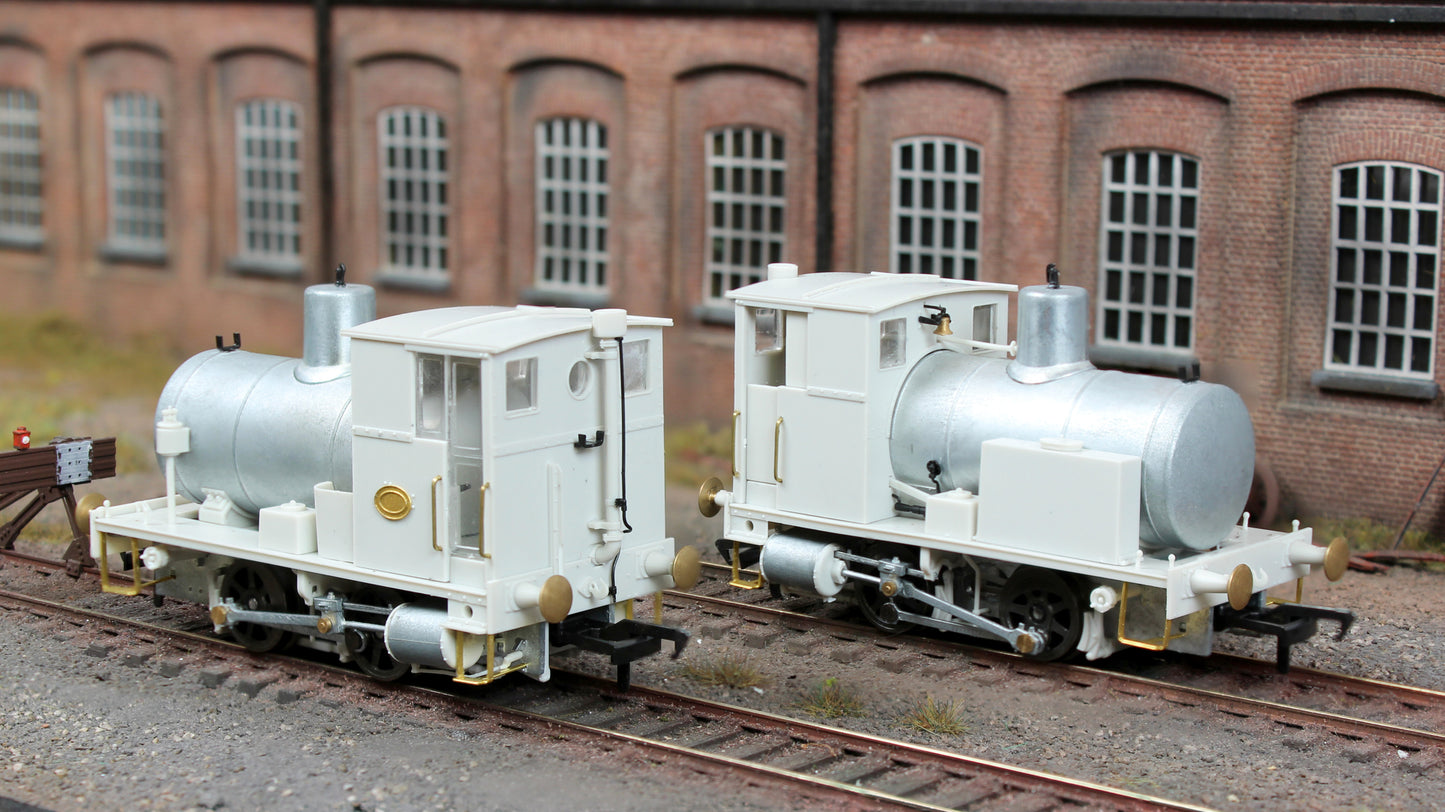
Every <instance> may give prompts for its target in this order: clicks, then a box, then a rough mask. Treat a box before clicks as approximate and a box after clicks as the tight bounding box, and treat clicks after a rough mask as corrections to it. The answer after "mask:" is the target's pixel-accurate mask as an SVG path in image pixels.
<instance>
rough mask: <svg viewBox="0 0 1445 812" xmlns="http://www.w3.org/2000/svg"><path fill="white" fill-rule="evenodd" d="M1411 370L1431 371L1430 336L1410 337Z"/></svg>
mask: <svg viewBox="0 0 1445 812" xmlns="http://www.w3.org/2000/svg"><path fill="white" fill-rule="evenodd" d="M1410 371H1411V372H1429V371H1430V340H1429V339H1428V338H1412V339H1410Z"/></svg>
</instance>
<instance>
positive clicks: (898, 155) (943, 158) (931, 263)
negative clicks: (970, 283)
mask: <svg viewBox="0 0 1445 812" xmlns="http://www.w3.org/2000/svg"><path fill="white" fill-rule="evenodd" d="M982 186H983V170H982V158H981V154H980V152H979V148H978V147H977V146H975V145H973V144H970V143H968V142H966V141H961V140H959V139H957V138H940V137H933V136H923V137H917V138H900V139H898V140H896V141H894V142H893V195H892V201H893V203H892V212H891V217H890V219H889V223H890V226H889V233H890V240H889V245H890V250H889V253H888V269H889V270H890V271H893V272H894V273H932V274H938V275H939V276H943V277H947V278H949V279H977V278H978V261H979V220H980V216H979V200H980V198H981V196H982Z"/></svg>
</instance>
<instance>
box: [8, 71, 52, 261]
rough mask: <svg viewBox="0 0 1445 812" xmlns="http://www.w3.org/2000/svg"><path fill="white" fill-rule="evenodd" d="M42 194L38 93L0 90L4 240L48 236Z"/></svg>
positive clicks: (31, 239)
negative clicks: (44, 223) (45, 233)
mask: <svg viewBox="0 0 1445 812" xmlns="http://www.w3.org/2000/svg"><path fill="white" fill-rule="evenodd" d="M43 211H44V205H43V199H42V198H41V195H40V104H39V103H38V102H37V101H36V99H35V94H34V93H31V92H30V91H28V90H24V89H22V88H18V87H0V240H8V241H15V242H35V241H38V240H40V239H42V238H43V237H44V232H43V230H42V228H41V226H42V219H43V218H42V213H43Z"/></svg>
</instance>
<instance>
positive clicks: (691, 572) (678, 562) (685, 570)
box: [672, 544, 702, 589]
mask: <svg viewBox="0 0 1445 812" xmlns="http://www.w3.org/2000/svg"><path fill="white" fill-rule="evenodd" d="M700 577H702V554H701V553H699V552H698V551H697V548H696V547H694V546H692V545H691V544H689V545H688V546H686V547H683V548H682V549H681V550H678V551H677V555H676V556H675V557H674V558H673V559H672V588H673V589H692V588H693V587H694V586H697V579H698V578H700Z"/></svg>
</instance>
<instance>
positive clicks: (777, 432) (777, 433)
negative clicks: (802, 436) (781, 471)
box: [773, 417, 783, 485]
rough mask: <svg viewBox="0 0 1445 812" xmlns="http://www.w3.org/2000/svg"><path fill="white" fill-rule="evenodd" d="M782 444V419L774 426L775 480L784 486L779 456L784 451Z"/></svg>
mask: <svg viewBox="0 0 1445 812" xmlns="http://www.w3.org/2000/svg"><path fill="white" fill-rule="evenodd" d="M782 442H783V418H781V417H780V418H778V422H777V423H775V424H773V479H776V480H777V481H778V484H779V485H781V484H783V478H782V477H780V476H778V456H779V455H780V453H781V451H782Z"/></svg>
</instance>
